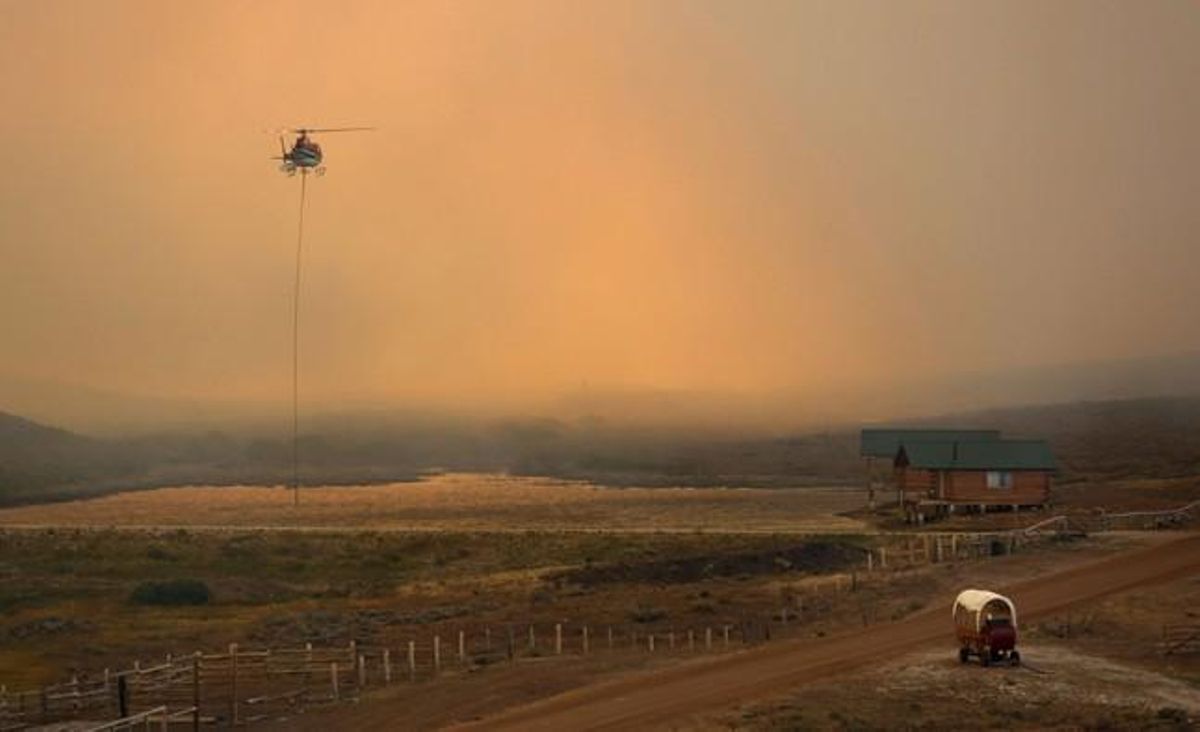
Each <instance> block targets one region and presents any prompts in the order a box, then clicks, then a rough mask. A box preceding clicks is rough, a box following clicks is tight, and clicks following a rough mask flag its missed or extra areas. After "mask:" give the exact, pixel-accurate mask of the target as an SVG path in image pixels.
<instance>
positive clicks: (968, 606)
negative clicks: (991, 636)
mask: <svg viewBox="0 0 1200 732" xmlns="http://www.w3.org/2000/svg"><path fill="white" fill-rule="evenodd" d="M991 602H1000V603H1002V604H1004V605H1005V606H1006V607H1008V614H1009V616H1010V617H1011V618H1012V626H1013V627H1014V628H1015V627H1017V608H1016V606H1014V605H1013V602H1012V600H1010V599H1008V598H1007V597H1005V596H1004V595H1000V594H997V593H995V592H990V591H988V590H963V591H962V592H960V593H958V597H957V598H955V600H954V608H953V609H952V610H951V616H952V617H954V618H955V619H957V618H958V611H959V608H962V609H963V610H965V611H966V612H968V613H970V614H972V615H973V616H974V617H975V631H976V632H979V630H980V628H981V626H982V625H983V609H984V608H985V607H987V605H988V604H989V603H991Z"/></svg>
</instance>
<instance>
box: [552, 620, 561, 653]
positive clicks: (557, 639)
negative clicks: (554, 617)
mask: <svg viewBox="0 0 1200 732" xmlns="http://www.w3.org/2000/svg"><path fill="white" fill-rule="evenodd" d="M554 655H556V656H561V655H562V623H555V624H554Z"/></svg>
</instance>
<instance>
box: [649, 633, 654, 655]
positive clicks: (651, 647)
mask: <svg viewBox="0 0 1200 732" xmlns="http://www.w3.org/2000/svg"><path fill="white" fill-rule="evenodd" d="M648 643H649V648H650V652H651V653H654V634H653V633H651V634H650V640H649V641H648Z"/></svg>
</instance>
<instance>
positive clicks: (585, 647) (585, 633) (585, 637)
mask: <svg viewBox="0 0 1200 732" xmlns="http://www.w3.org/2000/svg"><path fill="white" fill-rule="evenodd" d="M587 654H588V627H587V626H586V625H585V626H583V655H585V656H586V655H587Z"/></svg>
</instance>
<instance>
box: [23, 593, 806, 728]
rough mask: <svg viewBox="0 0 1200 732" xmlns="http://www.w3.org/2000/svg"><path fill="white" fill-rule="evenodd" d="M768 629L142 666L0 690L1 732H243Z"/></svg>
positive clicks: (726, 627)
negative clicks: (448, 678)
mask: <svg viewBox="0 0 1200 732" xmlns="http://www.w3.org/2000/svg"><path fill="white" fill-rule="evenodd" d="M785 616H786V611H785ZM762 622H764V621H750V620H747V621H744V622H741V623H737V624H721V625H711V626H706V627H683V628H674V627H665V626H664V627H657V626H646V627H642V626H632V625H625V626H615V625H604V626H591V625H585V624H571V623H566V622H560V623H544V622H543V623H532V624H521V625H504V626H495V625H492V626H485V625H463V626H459V627H457V628H456V629H450V628H437V629H435V630H433V631H431V632H430V633H429V634H428V635H423V636H420V637H417V636H414V637H413V638H412V639H411V640H409V641H407V642H406V643H402V644H400V645H398V646H391V647H364V646H359V645H357V644H356V643H353V642H351V643H349V644H347V645H344V646H337V647H331V648H329V647H327V648H314V647H312V646H311V645H310V646H306V647H304V648H283V649H278V648H276V649H242V648H239V647H238V646H237V645H236V644H234V645H231V646H229V648H228V649H227V650H226V651H224V652H221V653H200V652H197V653H194V654H191V655H185V656H175V657H167V658H166V659H164V660H163V661H162V662H161V663H156V664H152V665H143V664H141V663H136V664H135V665H134V667H133V668H130V669H126V670H123V671H119V672H115V673H113V672H108V671H106V672H104V673H103V674H102V675H99V676H98V677H97V678H75V679H72V680H71V681H70V682H67V683H63V684H56V685H53V686H45V687H42V688H40V689H36V690H28V691H8V690H7V689H3V688H0V731H3V732H9V731H11V730H20V729H25V728H27V727H32V726H36V725H43V724H52V723H57V722H66V721H71V720H76V721H79V720H83V721H86V720H94V724H95V727H94V729H96V730H116V729H135V728H136V729H142V728H159V727H161V728H163V729H165V728H167V727H168V726H171V727H175V728H177V729H178V727H179V725H184V724H186V725H187V726H188V727H190V728H192V729H198V728H199V727H200V726H201V725H216V726H219V727H229V726H237V725H242V724H247V723H251V722H255V721H259V720H263V719H268V718H277V717H280V716H284V715H286V714H293V713H297V712H300V711H302V710H303V709H305V708H311V707H316V706H321V705H328V704H331V703H336V702H339V701H341V700H345V699H349V698H354V697H357V696H358V695H359V694H360V692H361V691H362V690H364V689H366V688H368V687H372V686H387V685H390V684H395V683H420V682H424V681H428V680H430V679H433V678H436V677H438V676H442V675H447V674H453V673H457V672H462V671H467V670H471V669H477V668H480V667H484V666H489V665H494V664H504V663H517V662H519V661H522V660H526V659H531V658H539V657H541V658H545V657H554V656H564V655H576V656H588V655H591V654H596V653H605V652H608V653H621V652H623V653H655V654H663V653H677V654H698V653H706V652H707V653H711V652H718V651H722V650H728V649H730V648H732V647H733V646H735V645H741V644H745V643H751V642H756V641H757V640H762V639H765V638H769V637H770V630H764V629H763V628H762V627H761V626H762ZM765 622H769V621H765ZM108 719H116V720H118V721H115V722H105V721H104V720H108ZM147 725H149V726H148V727H147ZM85 729H91V728H88V727H85Z"/></svg>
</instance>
